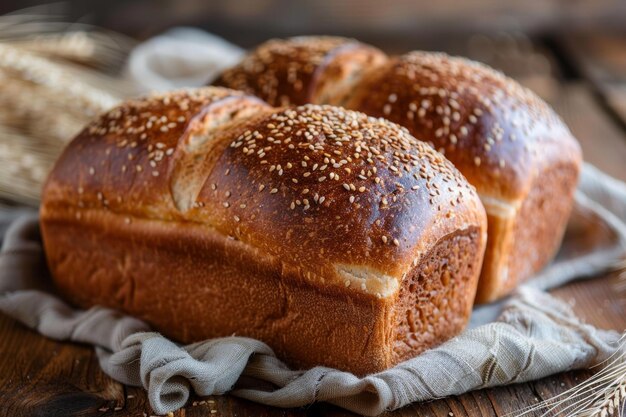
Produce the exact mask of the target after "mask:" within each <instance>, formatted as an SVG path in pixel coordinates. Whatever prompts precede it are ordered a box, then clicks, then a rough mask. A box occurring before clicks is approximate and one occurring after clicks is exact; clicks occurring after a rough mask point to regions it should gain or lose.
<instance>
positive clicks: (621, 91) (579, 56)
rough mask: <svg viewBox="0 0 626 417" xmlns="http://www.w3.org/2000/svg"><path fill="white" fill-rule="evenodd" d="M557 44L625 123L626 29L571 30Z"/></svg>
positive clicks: (625, 123)
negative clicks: (605, 30)
mask: <svg viewBox="0 0 626 417" xmlns="http://www.w3.org/2000/svg"><path fill="white" fill-rule="evenodd" d="M559 45H560V46H561V47H562V49H563V52H564V54H565V55H566V57H567V59H568V60H569V61H571V63H572V64H573V65H574V66H575V68H576V70H577V71H579V72H580V73H581V74H582V75H583V77H585V79H587V80H588V81H589V82H590V83H591V84H592V85H593V86H594V88H595V89H596V91H597V92H598V93H599V94H600V96H601V97H602V99H603V100H604V101H605V103H606V105H607V106H609V107H610V108H611V109H612V110H613V112H614V115H615V116H617V117H619V118H620V119H621V121H622V123H623V125H624V126H626V33H624V32H620V33H598V32H583V33H577V34H573V35H572V34H570V35H568V36H562V37H561V38H559Z"/></svg>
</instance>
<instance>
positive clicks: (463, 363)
mask: <svg viewBox="0 0 626 417" xmlns="http://www.w3.org/2000/svg"><path fill="white" fill-rule="evenodd" d="M15 216H16V215H15V213H9V214H7V215H5V216H3V217H6V219H8V220H9V221H10V220H11V219H13V218H15ZM625 219H626V185H625V184H623V183H621V182H619V181H617V180H614V179H612V178H610V177H608V176H607V175H605V174H603V173H601V172H600V171H598V170H597V169H595V168H594V167H592V166H589V165H585V167H584V169H583V173H582V178H581V182H580V185H579V188H578V190H577V193H576V206H575V210H574V213H573V215H572V219H571V221H570V224H569V226H568V229H569V232H568V234H567V235H566V239H565V241H564V245H563V248H562V251H561V255H560V256H559V258H557V260H556V261H555V262H554V263H553V264H552V265H551V266H549V267H548V268H546V270H545V271H544V272H543V273H541V274H540V275H539V276H538V277H536V278H535V279H534V280H533V281H531V282H530V283H529V284H527V285H524V286H522V287H520V288H519V289H518V291H517V292H516V293H515V294H513V295H512V296H511V297H510V298H509V299H508V300H506V301H505V302H504V303H501V304H494V305H490V306H486V307H480V308H477V309H475V311H474V313H473V315H472V326H473V328H470V329H469V330H466V331H465V332H463V333H462V334H461V335H459V336H457V337H455V338H453V339H451V340H449V341H448V342H446V343H444V344H443V345H441V346H439V347H437V348H434V349H431V350H429V351H426V352H424V353H423V354H421V355H419V356H417V357H415V358H413V359H410V360H408V361H406V362H403V363H401V364H398V365H397V366H395V367H394V368H392V369H388V370H386V371H383V372H380V373H377V374H372V375H369V376H366V377H357V376H354V375H352V374H350V373H347V372H342V371H339V370H335V369H331V368H326V367H315V368H313V369H309V370H290V369H289V368H288V367H287V366H286V365H285V364H283V363H282V362H281V361H280V360H279V359H278V358H276V356H275V355H274V353H273V351H272V350H271V348H270V347H269V346H267V345H266V344H264V343H262V342H260V341H257V340H254V339H250V338H245V337H226V338H219V339H211V340H206V341H203V342H199V343H195V344H191V345H187V346H181V345H178V344H176V343H174V342H172V341H170V340H168V339H166V338H165V337H163V336H161V335H159V334H158V333H155V332H151V331H150V328H149V326H148V325H147V324H146V323H144V322H142V321H140V320H137V319H135V318H132V317H128V316H125V315H123V314H121V313H119V312H116V311H113V310H110V309H106V308H100V307H94V308H91V309H89V310H86V311H81V310H78V309H75V308H73V307H72V306H70V305H68V304H67V303H66V302H64V301H63V300H62V299H61V298H60V297H59V296H58V295H56V294H55V292H54V287H53V285H52V283H51V280H50V278H49V276H48V273H47V270H46V266H45V258H44V253H43V248H42V245H41V241H40V236H39V228H38V218H37V214H36V213H35V212H33V211H31V212H29V213H23V214H22V215H21V216H19V217H18V218H17V220H14V221H13V222H12V224H11V225H10V227H9V229H8V231H7V233H6V235H5V237H4V240H3V245H2V251H1V252H0V311H3V312H4V313H5V314H7V315H9V316H11V317H13V318H15V319H16V320H19V321H20V322H22V323H23V324H25V325H26V326H28V327H30V328H32V329H35V330H36V331H38V332H40V333H41V334H43V335H45V336H47V337H50V338H53V339H56V340H68V341H74V342H81V343H87V344H91V345H93V346H94V347H95V349H96V352H97V355H98V358H99V361H100V366H101V367H102V369H103V370H104V372H106V373H107V374H108V375H110V376H111V377H113V378H114V379H116V380H118V381H120V382H122V383H124V384H129V385H135V386H143V387H144V388H145V389H146V390H147V392H148V398H149V401H150V405H151V407H152V408H153V410H154V411H155V412H156V413H159V414H164V413H167V412H169V411H174V410H176V409H178V408H180V407H182V406H184V405H185V403H186V402H187V400H188V398H189V395H190V393H191V391H192V390H193V391H195V392H196V393H197V394H199V395H215V394H223V393H226V392H229V391H230V393H231V394H232V395H236V396H239V397H242V398H246V399H249V400H251V401H256V402H259V403H263V404H268V405H272V406H277V407H297V406H303V405H306V404H310V403H312V402H315V401H327V402H330V403H333V404H336V405H338V406H340V407H343V408H345V409H348V410H351V411H354V412H357V413H361V414H365V415H369V416H374V415H377V414H380V413H382V412H384V411H386V410H394V409H397V408H400V407H402V406H404V405H407V404H409V403H411V402H416V401H424V400H430V399H435V398H440V397H445V396H449V395H456V394H462V393H464V392H467V391H470V390H474V389H478V388H485V387H492V386H497V385H503V384H509V383H514V382H524V381H529V380H533V379H538V378H542V377H544V376H547V375H550V374H554V373H557V372H561V371H565V370H570V369H578V368H584V367H589V366H592V365H595V364H598V363H600V362H601V361H603V360H604V359H606V358H607V357H609V356H610V355H611V354H612V353H614V352H615V351H616V349H617V346H618V339H619V335H618V333H617V332H614V331H605V330H600V329H597V328H595V327H593V326H590V325H587V324H584V323H582V322H581V321H580V320H579V319H578V318H577V317H576V316H575V314H574V313H573V312H572V310H571V308H570V307H569V306H568V305H567V304H566V303H564V302H562V301H560V300H558V299H556V298H554V297H552V296H550V295H549V294H548V293H547V292H545V291H544V290H545V289H547V288H552V287H554V286H558V285H562V284H564V283H566V282H569V281H571V280H573V279H579V278H583V277H590V276H593V275H594V274H598V273H600V272H602V271H605V270H607V269H608V268H611V267H613V266H614V265H615V264H616V262H618V261H619V260H621V259H623V258H624V256H625V254H626V224H625ZM1 220H4V219H0V230H3V227H4V224H5V223H7V222H6V221H1ZM496 316H497V318H496V319H495V321H492V322H490V321H491V320H492V319H493V317H496ZM238 381H239V382H238Z"/></svg>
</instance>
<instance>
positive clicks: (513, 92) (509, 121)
mask: <svg viewBox="0 0 626 417" xmlns="http://www.w3.org/2000/svg"><path fill="white" fill-rule="evenodd" d="M346 107H347V108H351V109H356V110H359V111H363V112H364V113H366V114H369V115H372V116H379V117H385V118H387V119H389V120H390V121H393V122H395V123H398V124H400V125H401V126H404V127H406V128H407V129H409V131H410V132H411V133H412V134H413V135H414V136H415V137H416V138H418V139H419V140H423V141H425V142H428V143H431V144H432V145H433V146H434V147H435V149H437V150H439V151H440V152H442V153H443V154H444V155H445V156H446V157H447V158H448V159H449V160H450V161H452V163H453V164H454V165H455V166H456V167H457V168H458V169H459V170H460V171H461V172H463V175H465V177H466V178H467V179H468V180H469V182H470V183H471V184H472V185H474V186H475V187H476V188H477V189H478V192H479V193H480V194H481V195H485V196H489V197H491V198H497V199H501V200H504V201H510V202H515V201H516V200H519V199H523V198H524V196H525V195H526V194H527V193H528V191H529V185H530V184H531V183H532V181H533V175H534V172H535V171H536V170H537V168H542V167H543V166H544V165H550V164H552V163H554V162H555V161H560V160H572V159H574V160H575V159H580V147H579V145H578V143H577V142H576V140H575V139H574V138H573V136H572V135H571V133H570V132H569V130H568V129H567V127H566V126H565V125H564V124H563V122H562V121H561V120H560V118H559V117H558V116H557V115H556V114H555V113H554V111H553V110H552V109H551V108H550V107H549V106H548V105H547V104H546V103H545V102H543V101H542V100H541V99H539V98H538V97H537V96H536V95H535V94H534V93H533V92H531V91H530V90H528V89H526V88H524V87H522V86H521V85H519V84H518V83H516V82H515V81H513V80H511V79H510V78H507V77H505V76H504V75H503V74H501V73H499V72H497V71H494V70H493V69H491V68H489V67H487V66H485V65H482V64H479V63H477V62H473V61H470V60H467V59H464V58H458V57H451V56H448V55H446V54H443V53H431V52H411V53H408V54H406V55H403V56H401V57H398V58H395V59H393V60H392V61H390V62H389V63H388V64H387V65H386V66H384V67H380V68H378V69H377V70H374V71H372V72H370V73H369V74H368V77H367V79H366V80H363V81H362V82H361V83H360V84H359V85H358V87H357V88H356V90H355V91H354V93H353V95H352V97H351V98H350V99H349V100H348V102H347V103H346Z"/></svg>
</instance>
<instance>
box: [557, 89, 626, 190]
mask: <svg viewBox="0 0 626 417" xmlns="http://www.w3.org/2000/svg"><path fill="white" fill-rule="evenodd" d="M550 104H552V106H554V108H555V109H556V111H557V113H559V114H560V115H561V117H563V119H564V120H565V123H567V125H568V126H569V127H570V129H571V130H572V132H573V134H574V136H576V138H578V141H579V142H580V144H581V146H582V149H583V155H584V159H585V160H586V161H588V162H590V163H592V164H594V165H596V166H597V167H600V168H601V169H602V170H604V171H605V172H607V173H608V174H610V175H612V176H614V177H616V178H618V179H620V180H622V181H626V134H625V133H624V130H623V129H622V128H621V127H620V126H619V125H618V124H617V123H615V120H613V119H612V118H611V117H610V116H608V115H607V114H606V113H605V112H604V111H603V110H602V108H601V106H600V105H599V104H598V101H597V100H596V99H595V98H594V96H593V92H592V91H591V89H590V88H589V86H586V85H584V84H582V83H581V84H571V85H566V86H564V87H563V88H562V89H561V90H560V92H559V94H558V96H556V97H555V98H554V99H553V100H551V103H550Z"/></svg>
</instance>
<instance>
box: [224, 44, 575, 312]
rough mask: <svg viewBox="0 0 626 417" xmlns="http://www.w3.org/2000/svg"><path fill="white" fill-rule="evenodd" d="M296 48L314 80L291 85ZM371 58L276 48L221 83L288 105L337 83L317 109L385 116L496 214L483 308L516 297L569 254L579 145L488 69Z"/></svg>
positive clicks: (444, 58)
mask: <svg viewBox="0 0 626 417" xmlns="http://www.w3.org/2000/svg"><path fill="white" fill-rule="evenodd" d="M320 45H322V46H320ZM295 49H297V51H298V52H297V55H298V58H297V59H296V60H297V62H298V63H299V67H302V66H306V63H303V58H302V57H303V56H304V57H306V56H307V54H306V52H303V51H304V50H307V49H308V50H310V51H314V52H311V53H310V54H309V55H310V56H313V55H314V56H315V59H314V60H312V62H311V66H310V68H311V69H312V70H313V71H314V75H313V76H304V77H300V76H299V74H300V73H299V72H296V71H294V72H292V73H290V76H288V77H285V76H284V74H286V73H287V72H288V71H287V70H286V69H285V66H286V65H288V64H285V63H288V62H290V60H289V55H290V54H292V53H293V52H292V51H294V50H295ZM345 49H349V50H352V51H370V52H369V53H370V55H371V56H372V58H370V59H369V60H366V59H364V58H360V59H355V60H354V62H350V60H352V59H353V58H352V55H345V54H344V55H341V54H338V53H336V50H345ZM371 51H373V50H372V49H371V48H369V47H367V46H365V45H361V44H358V43H357V42H356V41H354V40H349V39H343V38H336V39H334V41H331V40H329V39H328V38H324V39H323V40H321V41H318V39H317V38H315V37H309V38H297V39H295V40H283V41H270V42H268V43H267V44H265V45H261V46H260V47H259V48H258V49H257V50H256V51H253V52H252V53H251V54H250V55H249V56H248V57H246V58H245V59H244V61H243V62H242V63H241V64H240V65H238V66H236V67H234V68H232V69H229V70H227V71H226V72H225V73H224V74H223V75H222V76H221V77H220V78H219V79H218V80H217V81H216V84H217V85H223V86H226V87H229V86H230V87H234V88H237V89H240V90H243V91H246V92H249V93H252V94H256V95H257V96H259V97H261V98H263V99H267V98H270V97H275V96H276V94H277V92H280V93H278V94H280V97H281V99H280V102H281V103H282V104H288V103H290V102H296V103H301V102H302V97H301V96H293V97H291V96H289V91H291V90H290V88H291V87H289V86H293V85H298V87H299V88H301V89H304V90H307V91H308V90H309V89H312V90H315V88H316V87H315V86H317V85H324V86H325V88H327V89H331V88H332V87H330V85H332V84H333V83H338V84H339V86H340V87H339V88H338V90H337V94H335V95H330V94H325V95H311V96H309V97H310V102H312V103H316V104H333V105H341V106H343V107H346V108H349V109H354V110H358V111H361V112H364V113H366V114H368V115H370V116H377V117H384V118H386V119H388V120H390V121H392V122H395V123H398V124H400V125H401V126H404V127H406V128H407V129H408V130H409V132H411V134H412V135H413V136H414V137H416V138H417V139H419V140H421V141H425V142H428V143H429V144H431V145H432V146H433V147H435V148H436V149H437V150H439V151H440V152H441V153H443V154H444V155H445V156H446V157H447V158H448V159H449V160H450V161H451V162H452V163H453V164H454V165H455V166H456V167H457V168H458V169H459V170H460V171H461V172H462V173H463V175H464V176H465V177H466V178H467V179H468V181H469V182H470V183H471V184H472V185H474V186H475V187H476V189H477V191H478V194H479V196H480V198H481V200H482V202H483V204H484V206H485V208H486V211H487V216H488V242H487V250H486V254H485V261H484V264H483V270H482V273H481V278H480V284H479V289H478V295H477V301H478V302H488V301H492V300H495V299H497V298H499V297H501V296H503V295H506V294H508V293H509V292H510V291H511V290H512V289H514V288H515V287H516V286H517V284H519V283H520V282H523V281H524V280H526V279H528V278H530V277H532V276H533V274H535V273H536V272H537V271H539V270H540V269H541V268H543V267H544V266H545V265H546V264H547V263H548V262H549V261H550V260H551V259H552V258H553V256H554V254H555V253H556V251H557V249H558V247H559V245H560V242H561V239H562V236H563V232H564V230H565V226H566V222H567V219H568V217H569V214H570V211H571V209H572V205H573V194H574V191H575V187H576V184H577V180H578V174H579V170H580V165H581V151H580V147H579V145H578V143H577V141H576V139H575V138H574V137H573V136H572V134H571V133H570V131H569V130H568V129H567V127H566V126H565V125H564V124H563V122H562V121H561V120H560V119H559V117H558V116H557V115H556V114H555V113H554V111H552V110H551V109H550V107H549V106H548V105H547V104H546V103H544V102H543V101H542V100H541V99H539V98H538V97H537V96H536V95H535V94H533V93H532V92H531V91H529V90H527V89H525V88H523V87H522V86H520V85H519V84H518V83H516V82H515V81H513V80H511V79H510V78H507V77H505V76H504V75H502V74H501V73H499V72H497V71H495V70H493V69H491V68H488V67H486V66H485V65H481V64H479V63H476V62H472V61H469V60H467V59H462V58H455V57H450V56H448V55H445V54H442V53H428V52H412V53H408V54H406V55H403V56H399V57H391V58H385V57H381V54H380V53H379V52H377V53H374V52H371ZM323 52H325V55H324V56H320V54H322V53H323ZM374 57H375V58H374ZM366 61H367V62H366ZM327 62H331V63H332V66H333V68H353V70H351V71H350V75H349V76H346V77H347V79H348V80H347V81H346V79H344V78H345V77H344V78H341V77H338V76H337V75H336V74H335V73H334V72H333V73H329V72H328V71H327V65H326V63H327ZM319 63H322V64H319ZM354 68H358V70H355V69H354ZM311 80H314V81H311ZM309 83H312V84H310V85H309ZM348 84H349V85H350V86H349V88H346V85H348Z"/></svg>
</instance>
